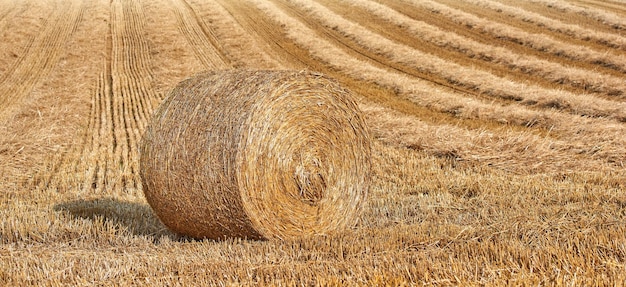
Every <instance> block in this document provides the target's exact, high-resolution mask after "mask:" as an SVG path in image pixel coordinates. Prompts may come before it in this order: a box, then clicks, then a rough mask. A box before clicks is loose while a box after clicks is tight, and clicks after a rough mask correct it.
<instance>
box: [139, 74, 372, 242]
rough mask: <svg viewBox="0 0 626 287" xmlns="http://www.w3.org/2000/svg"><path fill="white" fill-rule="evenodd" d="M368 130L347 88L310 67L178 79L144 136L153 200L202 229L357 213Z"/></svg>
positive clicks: (252, 233)
mask: <svg viewBox="0 0 626 287" xmlns="http://www.w3.org/2000/svg"><path fill="white" fill-rule="evenodd" d="M370 153H371V150H370V138H369V134H368V131H367V129H366V125H365V122H364V118H363V116H362V114H361V112H360V111H359V110H358V107H357V106H356V104H355V102H354V99H353V98H352V96H351V95H350V93H349V92H348V91H347V90H345V89H343V88H342V87H340V86H339V84H338V83H336V82H335V81H334V80H331V79H329V78H327V77H325V76H323V75H320V74H316V73H312V72H306V71H304V72H294V71H245V70H232V71H216V72H208V73H205V74H200V75H197V76H195V77H193V78H190V79H188V80H185V81H183V82H181V83H180V84H179V85H178V86H177V87H176V88H175V89H174V90H173V91H172V92H171V93H170V95H169V96H168V97H167V98H166V99H165V100H164V102H163V104H162V105H161V106H160V107H159V109H158V110H157V112H156V113H155V115H154V118H153V120H152V123H151V124H150V126H149V127H148V129H147V131H146V133H145V135H144V138H143V141H142V146H141V161H140V164H141V169H140V172H141V178H142V182H143V190H144V193H145V195H146V198H147V200H148V203H149V204H150V206H151V207H152V208H153V209H154V210H155V212H156V214H157V215H158V217H159V218H160V219H161V221H163V223H164V224H165V225H166V226H168V227H169V228H170V229H171V230H173V231H174V232H177V233H180V234H184V235H188V236H192V237H195V238H212V239H221V238H228V237H244V238H259V239H260V238H281V239H288V238H295V237H301V236H307V235H312V234H327V233H332V232H336V231H339V230H341V229H344V228H346V227H348V226H350V225H352V224H354V223H355V220H356V217H357V216H358V214H359V213H360V211H361V209H362V207H363V204H364V202H365V199H366V196H367V191H368V184H369V174H370V168H371V167H370Z"/></svg>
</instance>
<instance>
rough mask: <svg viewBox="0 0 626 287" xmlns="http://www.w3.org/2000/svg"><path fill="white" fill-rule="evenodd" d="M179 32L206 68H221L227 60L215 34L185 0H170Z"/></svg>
mask: <svg viewBox="0 0 626 287" xmlns="http://www.w3.org/2000/svg"><path fill="white" fill-rule="evenodd" d="M172 4H173V6H174V8H173V9H174V11H175V14H176V19H177V20H178V26H179V28H180V30H181V32H182V33H183V34H184V35H185V38H186V39H187V41H188V42H189V45H190V46H191V47H192V48H193V49H194V51H195V52H196V55H197V56H198V58H199V59H200V60H201V61H202V63H203V64H204V66H205V67H206V68H207V69H223V68H226V67H228V66H229V63H228V62H229V61H228V58H227V57H226V56H224V55H223V54H222V52H221V51H222V48H221V47H219V44H218V43H217V41H216V39H215V35H214V33H213V31H212V30H211V28H210V27H208V26H207V25H206V24H205V23H204V22H203V20H202V18H200V17H199V16H198V15H197V13H196V11H194V10H193V7H192V6H191V5H189V3H187V1H186V0H172Z"/></svg>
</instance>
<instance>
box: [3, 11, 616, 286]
mask: <svg viewBox="0 0 626 287" xmlns="http://www.w3.org/2000/svg"><path fill="white" fill-rule="evenodd" d="M375 2H377V3H379V4H383V5H384V6H386V7H389V8H391V9H393V10H394V11H395V13H401V14H403V15H405V16H406V17H407V18H405V17H399V18H393V16H389V15H395V14H394V13H391V14H385V15H388V16H385V15H383V14H374V13H373V12H371V13H372V14H369V13H361V14H362V15H359V14H358V13H357V14H350V9H345V8H346V7H350V5H351V4H350V3H356V2H352V1H349V2H335V3H333V2H331V1H324V0H322V1H318V2H315V3H313V2H303V3H300V2H299V1H298V2H296V1H287V0H272V1H254V0H241V1H227V0H187V1H182V0H154V1H126V0H115V1H104V0H96V1H86V2H83V1H78V0H75V1H19V2H15V1H1V0H0V47H1V48H0V63H1V64H2V66H1V67H0V79H2V80H0V90H1V91H17V92H16V94H15V97H12V96H11V95H10V94H7V93H6V92H5V94H0V99H1V100H0V102H2V103H4V106H1V107H0V190H2V192H1V193H0V218H2V219H3V220H2V221H1V222H0V285H10V286H15V285H27V284H31V285H44V286H45V285H48V286H58V285H68V284H71V285H98V284H101V285H128V284H136V285H139V284H148V285H219V286H224V285H287V286H295V285H362V286H372V285H378V286H382V285H489V286H494V285H498V286H499V285H533V286H535V285H557V286H559V285H560V286H562V285H575V286H587V285H597V286H623V285H624V282H626V277H625V275H624V274H626V245H625V244H624V242H626V224H625V222H626V213H625V210H626V193H625V190H626V186H625V181H624V178H626V169H625V165H624V164H625V162H626V150H625V147H626V143H625V142H626V138H625V137H624V129H625V128H626V126H625V125H624V120H623V105H624V101H623V99H621V98H619V97H613V98H612V99H611V100H609V97H608V96H609V95H597V94H596V95H592V94H589V93H587V92H584V91H581V90H579V89H577V88H575V87H572V86H571V85H568V84H566V82H563V83H562V84H559V83H553V84H550V85H546V84H545V81H542V80H540V79H538V77H534V78H533V77H532V76H523V74H522V73H520V72H519V71H514V69H513V68H511V69H508V68H507V67H508V66H507V67H505V65H501V64H496V63H490V62H488V61H484V60H483V61H481V62H480V63H479V62H475V61H474V60H469V59H470V52H471V53H476V52H478V51H479V50H480V49H488V51H490V53H492V54H493V56H495V57H498V56H499V53H500V51H505V50H506V51H508V52H510V53H513V54H519V56H520V58H519V59H531V58H532V59H535V60H538V61H540V62H541V63H543V62H546V63H550V64H551V65H555V64H558V65H563V66H569V65H571V66H573V67H576V69H577V71H578V72H580V73H582V75H583V76H585V75H588V76H589V78H590V79H591V78H593V80H594V81H596V82H597V83H598V84H602V81H601V79H600V78H599V77H595V76H596V75H597V73H596V72H597V71H602V73H606V74H610V75H612V77H616V78H618V79H620V78H623V73H622V72H620V69H617V68H611V67H607V65H606V63H613V64H614V66H615V67H619V65H621V64H619V63H622V62H623V56H624V51H623V48H622V47H620V46H619V42H614V41H613V40H612V39H623V29H621V28H620V25H621V24H620V23H621V22H620V21H622V22H623V20H622V19H619V17H618V18H615V17H614V16H615V14H617V15H622V14H623V11H626V10H625V9H624V4H623V1H621V2H618V1H610V2H607V1H604V2H603V1H592V0H590V1H534V2H532V3H531V2H519V1H508V0H499V1H497V2H496V1H472V2H467V1H448V0H437V1H420V2H417V1H414V2H411V3H413V4H412V5H407V4H408V3H409V2H407V1H404V0H379V1H375ZM548 2H549V3H548ZM583 2H584V3H583ZM318 3H319V4H318ZM320 4H321V5H320ZM484 5H488V6H484ZM518 5H519V6H518ZM374 6H378V5H376V4H372V3H369V2H366V1H359V2H358V7H355V8H358V9H361V10H359V11H367V10H366V9H363V7H374ZM549 6H550V7H549ZM304 7H308V8H306V9H305V8H304ZM485 7H491V8H488V9H485ZM589 7H590V8H589ZM399 8H401V9H399ZM324 9H328V10H330V12H332V13H328V11H326V10H324ZM497 9H502V12H498V11H497ZM516 9H519V11H527V12H532V13H533V14H528V15H527V16H524V17H530V18H528V19H526V18H524V19H526V20H524V19H522V18H520V17H521V16H520V17H518V16H514V15H509V14H510V13H511V12H515V11H518V10H516ZM385 10H386V11H387V12H390V11H389V10H388V9H385ZM314 11H318V12H322V11H325V12H323V13H312V12H314ZM60 12H63V13H65V14H64V16H63V17H60V14H59V13H60ZM507 13H508V14H507ZM515 13H517V14H516V15H518V14H519V15H521V14H520V13H521V12H515ZM191 17H194V18H195V19H192V18H191ZM389 17H392V18H393V19H391V18H389ZM387 18H389V19H387ZM399 20H402V22H400V21H399ZM548 20H549V21H548ZM416 21H422V22H423V23H424V24H426V25H428V27H434V28H436V30H437V31H436V33H437V34H427V35H426V34H424V38H428V37H434V35H439V36H441V37H444V38H442V39H461V38H463V39H468V40H470V41H471V44H470V42H467V43H465V42H463V43H460V44H462V45H465V46H463V47H465V48H470V47H471V49H472V51H469V50H468V53H460V52H459V49H458V47H457V46H454V45H447V44H445V43H444V42H445V41H444V42H441V43H444V44H443V45H440V47H439V49H438V50H441V51H437V52H436V53H435V52H433V54H434V55H437V57H433V59H434V60H435V61H434V62H429V61H430V57H428V56H429V55H428V53H427V52H428V51H425V49H424V48H422V47H420V46H419V45H415V44H416V43H420V42H417V40H420V39H417V38H419V37H422V36H416V35H417V34H411V28H410V25H414V24H415V25H417V24H416ZM574 21H576V23H573V22H574ZM424 24H421V23H420V25H424ZM55 25H60V26H62V27H63V28H62V29H56V26H55ZM398 25H400V26H398ZM403 26H406V27H403ZM613 26H614V27H613ZM423 27H426V26H423ZM381 28H391V29H381ZM565 28H567V29H577V30H573V31H575V33H573V34H572V33H570V32H567V31H566V30H563V29H565ZM390 33H391V35H390ZM393 33H398V34H397V35H395V36H394V35H392V34H393ZM433 33H434V32H433ZM446 33H447V35H446ZM203 35H204V36H203ZM404 36H407V37H404ZM530 36H532V37H530ZM448 37H449V38H448ZM401 38H404V39H406V41H404V40H400V39H401ZM587 38H588V39H587ZM46 39H48V40H46ZM413 40H416V41H415V42H414V41H413ZM429 41H431V42H429ZM432 41H435V39H434V38H433V39H432V40H428V41H426V39H424V41H422V42H421V43H426V44H428V43H433V42H432ZM446 41H447V40H446ZM612 41H613V42H614V44H611V43H612ZM620 41H622V40H620ZM448 42H449V41H448ZM381 43H385V44H386V45H389V47H392V48H393V49H390V48H389V47H383V46H381ZM476 44H480V45H476ZM497 47H503V48H505V49H502V50H501V49H500V48H497ZM473 49H476V50H473ZM482 51H485V50H482ZM445 55H452V56H451V57H449V58H448V57H446V56H445ZM503 57H508V58H507V59H509V60H510V62H507V63H514V62H515V61H518V60H516V59H514V58H511V57H512V56H511V55H508V56H506V55H503ZM416 59H419V61H416ZM598 59H601V60H600V61H596V60H598ZM509 60H507V61H509ZM473 61H474V62H473ZM594 62H597V63H594ZM433 63H434V64H433ZM473 63H476V64H473ZM537 63H539V62H537ZM492 64H493V66H492ZM222 65H224V66H225V67H228V68H230V67H235V68H247V69H260V68H262V69H273V70H278V69H281V70H284V69H295V70H302V69H308V70H312V71H316V72H322V73H323V74H326V75H329V76H331V77H333V78H335V79H337V81H338V82H339V83H340V84H341V85H342V86H345V87H347V88H349V89H350V90H351V91H353V92H354V94H355V96H356V102H357V104H358V106H359V107H360V109H361V110H362V111H363V113H364V115H365V121H366V123H367V125H368V126H369V127H370V128H371V135H372V137H373V138H374V140H373V144H372V155H371V156H372V157H371V160H372V171H371V175H372V176H371V184H370V189H369V195H368V204H367V205H366V207H364V210H363V212H362V214H361V216H360V218H359V220H358V223H357V225H356V226H354V227H352V228H349V229H347V230H345V231H344V232H341V233H337V234H332V235H317V236H312V237H307V238H297V239H288V240H283V241H279V240H278V241H277V240H266V241H256V240H240V239H227V240H221V241H212V240H194V239H190V238H187V237H181V236H179V235H176V234H174V233H172V232H171V231H169V230H168V229H167V228H166V227H165V226H164V225H163V224H162V223H161V222H160V221H159V219H158V217H157V216H156V214H155V213H154V212H153V210H152V209H151V208H150V207H149V205H148V203H147V202H146V199H145V197H144V195H143V186H142V184H141V180H140V177H139V173H138V171H139V151H138V144H139V140H140V137H141V134H142V133H143V131H144V129H145V127H146V126H147V125H148V121H149V119H150V117H151V115H152V113H153V111H154V109H155V108H156V107H157V106H158V105H159V104H160V102H161V99H162V97H163V95H165V94H167V93H168V92H169V91H170V90H171V89H172V88H173V87H174V86H175V85H176V84H177V83H178V82H180V81H181V80H182V79H184V78H187V77H189V75H192V74H195V73H197V72H199V71H201V70H203V69H206V68H207V67H208V68H210V67H212V66H216V67H217V66H219V67H222ZM438 65H440V66H441V67H438ZM498 65H499V66H498ZM535 66H536V65H535V64H533V65H529V67H535ZM442 67H446V69H442ZM546 67H548V66H546ZM554 67H556V66H554ZM448 68H450V69H454V70H447V69H448ZM420 69H421V70H420ZM29 71H32V73H30V72H29ZM452 71H454V72H452ZM466 71H467V72H472V73H473V72H480V73H481V75H485V76H486V77H485V78H484V79H487V80H484V81H482V80H480V79H477V78H475V77H474V78H473V77H472V75H469V76H468V77H466V76H465V75H463V73H465V72H466ZM496 71H498V72H496ZM558 72H559V73H561V74H562V75H565V76H566V77H567V74H568V73H567V71H565V70H564V71H558ZM620 73H622V74H620ZM18 76H19V77H18ZM451 76H452V77H454V79H457V83H447V82H446V80H445V79H453V78H451ZM20 77H23V81H16V80H10V81H8V80H6V79H18V78H20ZM501 78H506V79H507V80H508V81H510V82H505V83H497V81H500V79H501ZM572 79H573V78H572ZM493 81H496V82H493ZM470 85H474V86H476V87H477V88H478V89H479V90H478V91H485V90H487V88H489V87H492V88H493V87H497V86H499V85H504V86H506V87H509V88H510V89H509V88H506V89H504V88H502V91H501V92H503V93H508V94H510V95H512V96H513V98H511V99H506V98H504V97H501V96H498V95H497V94H493V95H489V94H484V92H476V91H472V90H471V89H468V88H467V87H469V86H470ZM481 89H482V90H481ZM531 91H532V92H533V93H531ZM515 97H523V98H524V100H522V101H516V100H515ZM533 101H536V102H533ZM610 103H614V105H611V104H610ZM574 106H578V107H579V108H580V109H582V108H589V113H588V112H584V113H585V116H581V114H582V112H580V111H581V110H578V111H576V110H575V109H572V107H574ZM586 106H588V107H586ZM598 107H602V109H603V110H602V113H603V114H601V115H600V114H592V113H591V112H598V111H599V109H598ZM611 108H613V109H611ZM620 109H622V110H621V112H620ZM589 115H594V116H589Z"/></svg>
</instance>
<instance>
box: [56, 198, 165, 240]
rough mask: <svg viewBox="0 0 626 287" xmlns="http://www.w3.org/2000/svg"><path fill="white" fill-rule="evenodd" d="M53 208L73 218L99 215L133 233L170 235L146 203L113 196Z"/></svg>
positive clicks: (77, 201) (140, 234)
mask: <svg viewBox="0 0 626 287" xmlns="http://www.w3.org/2000/svg"><path fill="white" fill-rule="evenodd" d="M54 210H55V211H61V212H67V213H68V214H69V215H71V216H72V217H73V218H75V219H89V220H95V219H96V218H98V217H101V218H103V219H104V220H105V221H110V222H111V223H112V224H113V225H116V226H120V227H125V228H126V229H127V230H128V231H129V232H130V233H131V234H133V235H138V236H156V237H160V236H166V235H171V233H169V231H167V229H165V226H163V224H162V223H161V222H159V219H158V218H157V217H156V216H155V215H154V212H153V211H152V210H151V209H150V206H148V205H146V204H140V203H136V202H127V201H121V200H118V199H115V198H99V199H92V200H83V199H80V200H75V201H70V202H65V203H60V204H57V205H55V206H54Z"/></svg>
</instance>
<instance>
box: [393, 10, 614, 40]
mask: <svg viewBox="0 0 626 287" xmlns="http://www.w3.org/2000/svg"><path fill="white" fill-rule="evenodd" d="M402 1H410V2H411V3H413V5H419V6H421V7H423V8H424V9H428V10H431V11H437V12H438V13H441V15H443V16H445V17H446V18H449V19H451V20H452V21H454V22H459V23H463V22H466V21H468V20H470V21H471V20H472V19H467V18H466V17H462V18H458V17H457V16H460V15H462V14H464V12H461V11H460V10H458V9H454V8H451V7H449V6H446V5H443V4H440V3H436V2H433V1H425V2H420V1H415V0H402ZM479 3H492V2H482V1H481V2H479ZM485 8H492V9H494V10H498V9H503V10H502V11H503V12H505V13H507V16H508V17H511V18H513V19H519V20H520V21H523V22H527V23H534V24H535V25H536V26H539V27H540V28H541V29H546V30H549V31H553V32H556V33H561V34H563V35H565V36H567V37H569V38H573V39H578V40H583V41H592V42H595V43H598V44H601V45H603V46H607V47H611V48H618V49H621V50H626V38H624V37H621V36H619V35H616V34H611V33H606V32H602V31H596V30H592V29H588V28H585V27H581V26H578V25H573V24H567V23H563V22H560V21H557V20H554V19H551V18H547V17H544V16H542V15H540V14H537V13H533V12H529V11H526V10H523V9H521V8H518V7H507V6H505V5H500V4H493V5H487V6H485ZM484 21H489V20H488V19H485V20H484ZM498 26H499V25H498V24H496V23H494V22H492V24H490V25H485V26H484V27H481V26H478V27H476V28H478V29H485V30H488V29H493V28H492V27H498ZM515 38H517V37H515ZM515 38H513V39H515ZM524 38H526V37H524Z"/></svg>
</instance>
